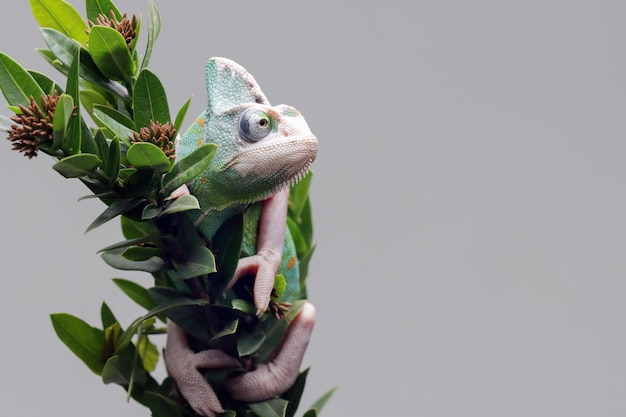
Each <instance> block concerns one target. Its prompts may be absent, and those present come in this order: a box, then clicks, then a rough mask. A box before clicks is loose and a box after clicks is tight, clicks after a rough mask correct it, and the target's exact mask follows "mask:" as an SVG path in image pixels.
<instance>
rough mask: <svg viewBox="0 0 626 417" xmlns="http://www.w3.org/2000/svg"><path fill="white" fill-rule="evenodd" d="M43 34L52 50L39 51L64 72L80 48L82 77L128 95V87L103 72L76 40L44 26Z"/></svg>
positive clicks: (121, 95) (117, 92) (125, 96)
mask: <svg viewBox="0 0 626 417" xmlns="http://www.w3.org/2000/svg"><path fill="white" fill-rule="evenodd" d="M41 34H42V36H43V40H44V42H45V43H46V45H48V48H49V49H50V51H46V50H39V53H40V54H42V55H43V57H44V58H45V59H46V60H47V61H48V62H50V64H52V65H53V66H54V67H55V68H57V69H58V70H59V71H61V72H62V73H63V74H67V72H68V70H69V67H70V65H71V64H72V60H73V59H74V56H76V51H77V50H80V71H79V73H80V77H81V78H82V79H84V80H85V81H89V82H90V83H93V84H95V85H98V86H100V87H103V88H105V89H106V90H108V91H110V92H112V93H114V94H116V95H118V96H120V97H122V98H127V97H128V92H127V91H126V89H125V88H124V87H122V86H121V85H119V84H118V83H116V82H113V81H111V80H109V79H108V78H107V77H106V76H105V75H104V74H102V71H100V69H99V68H98V66H97V65H96V63H95V62H94V61H93V58H92V57H91V55H90V54H89V52H88V51H87V50H86V49H84V48H81V47H80V45H79V44H78V43H76V41H74V40H73V39H70V38H68V37H67V36H65V35H64V34H62V33H60V32H59V31H57V30H54V29H48V28H42V29H41ZM56 60H58V62H56ZM60 64H61V65H60Z"/></svg>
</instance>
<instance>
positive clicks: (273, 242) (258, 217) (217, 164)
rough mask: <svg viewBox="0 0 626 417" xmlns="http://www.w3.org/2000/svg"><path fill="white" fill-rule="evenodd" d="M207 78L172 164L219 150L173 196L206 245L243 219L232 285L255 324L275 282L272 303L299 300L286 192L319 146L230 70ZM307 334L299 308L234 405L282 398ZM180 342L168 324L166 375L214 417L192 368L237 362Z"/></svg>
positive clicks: (235, 387)
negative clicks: (281, 282) (279, 285)
mask: <svg viewBox="0 0 626 417" xmlns="http://www.w3.org/2000/svg"><path fill="white" fill-rule="evenodd" d="M206 75H207V93H208V106H207V109H206V111H205V112H203V113H202V114H201V115H200V116H199V117H198V119H197V120H196V121H195V122H194V123H193V124H192V126H191V127H190V128H189V129H188V130H187V131H186V132H185V134H184V135H183V136H182V137H179V139H178V140H177V144H176V158H177V160H178V159H182V158H185V157H186V156H187V155H189V154H190V153H191V152H192V151H193V150H195V149H196V148H197V147H199V146H201V145H203V144H205V143H215V144H217V145H218V148H217V151H216V153H215V156H214V158H213V160H212V161H211V164H210V165H209V167H208V168H207V169H206V170H205V171H204V172H202V173H201V174H200V175H199V176H197V177H196V178H195V179H193V180H192V181H191V182H189V183H188V184H187V185H186V187H185V188H184V189H183V190H182V191H179V192H175V193H177V194H178V195H180V194H182V193H186V192H190V193H191V194H193V195H194V196H195V197H196V198H197V199H198V201H199V202H200V206H201V210H200V213H199V214H198V215H197V217H196V219H195V221H196V224H197V225H198V228H199V230H200V232H201V233H202V234H203V235H204V237H205V238H206V239H207V240H210V239H211V238H212V237H213V235H214V234H215V232H216V231H217V230H218V229H219V227H220V226H221V225H222V224H223V223H224V222H225V221H226V220H228V219H229V218H230V217H231V216H233V215H234V214H236V213H240V212H242V211H243V213H244V239H243V243H242V250H241V252H242V258H241V259H240V260H239V263H238V264H237V268H236V271H235V273H234V275H233V277H232V280H231V285H233V284H234V283H235V282H236V281H237V280H238V279H239V278H240V277H242V276H244V275H249V274H252V275H254V276H255V281H254V288H253V298H254V304H255V307H256V309H257V314H258V315H260V314H262V313H263V312H265V311H266V310H267V308H268V305H269V302H270V295H271V293H272V290H273V285H274V276H275V275H276V274H277V273H281V274H283V276H284V277H285V280H286V282H287V288H286V290H285V291H284V293H283V295H282V296H281V300H280V301H292V300H295V299H296V298H297V297H298V294H299V293H300V287H299V285H300V284H299V282H300V281H299V270H298V261H297V257H296V251H295V247H294V243H293V239H292V237H291V235H290V234H289V229H288V228H287V227H286V216H287V203H288V197H289V185H291V184H293V183H295V182H297V181H299V179H300V178H301V177H302V176H303V175H304V174H305V173H306V172H307V170H308V167H309V165H310V164H311V163H312V162H313V160H314V159H315V156H316V154H317V139H316V137H315V136H314V135H313V134H312V133H311V131H310V129H309V127H308V125H307V123H306V121H305V120H304V118H303V117H302V115H301V114H300V113H299V112H298V111H297V110H296V109H294V108H293V107H290V106H286V105H278V106H271V105H270V103H269V101H268V100H267V98H266V97H265V95H264V94H263V93H262V92H261V89H260V88H259V86H258V84H257V83H256V81H255V80H254V78H253V77H252V76H251V75H250V74H249V73H248V72H247V71H246V70H245V69H244V68H242V67H241V66H240V65H238V64H236V63H235V62H233V61H230V60H228V59H225V58H211V59H209V61H208V63H207V67H206ZM314 324H315V309H314V308H313V306H312V305H311V304H310V303H308V302H307V303H305V305H304V306H303V307H302V308H301V310H300V312H299V313H298V315H297V316H296V317H295V318H294V319H293V320H292V322H291V324H290V325H289V328H288V330H287V332H286V336H285V339H284V341H283V342H282V344H281V346H280V347H279V348H278V352H276V355H275V357H274V358H273V359H272V360H271V361H270V362H269V363H266V364H260V365H258V366H257V368H256V369H254V370H253V371H250V372H247V373H244V374H241V375H236V376H233V377H229V379H227V381H226V383H225V387H226V388H227V390H228V391H229V392H230V394H231V395H232V397H233V398H235V399H239V400H242V401H248V402H253V401H261V400H265V399H267V398H271V397H273V396H275V395H278V394H281V393H282V392H284V391H286V390H287V389H288V388H289V387H290V386H291V385H292V384H293V382H294V380H295V378H296V376H297V374H298V371H299V367H300V364H301V362H302V357H303V355H304V352H305V350H306V346H307V344H308V341H309V338H310V335H311V332H312V330H313V326H314ZM187 339H188V336H187V335H186V334H185V332H184V330H182V329H181V328H180V327H179V326H177V325H176V324H175V323H173V322H171V321H170V322H169V323H168V339H167V346H166V352H165V362H166V365H167V368H168V372H169V373H170V375H171V376H172V377H173V378H174V380H175V381H176V382H177V386H178V387H179V390H180V391H181V393H182V394H183V396H184V397H185V399H186V400H187V401H188V402H189V404H190V405H191V406H192V408H193V409H194V410H195V411H196V412H197V413H199V414H201V415H205V416H214V415H215V413H221V412H223V411H224V410H223V408H222V406H221V404H220V401H219V399H218V398H217V396H216V395H215V393H214V392H213V389H212V388H211V386H210V385H209V384H208V382H207V381H206V380H205V378H204V377H203V376H202V374H200V372H199V371H198V368H221V367H232V366H237V365H238V361H237V360H236V359H234V358H232V357H230V356H228V355H227V354H225V353H224V352H222V351H219V350H215V349H210V350H205V351H201V352H193V351H192V350H191V349H190V348H189V344H188V340H187Z"/></svg>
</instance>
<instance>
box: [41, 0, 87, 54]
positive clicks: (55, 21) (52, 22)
mask: <svg viewBox="0 0 626 417" xmlns="http://www.w3.org/2000/svg"><path fill="white" fill-rule="evenodd" d="M30 7H31V9H32V12H33V16H34V17H35V20H36V21H37V23H38V24H39V26H41V27H44V28H52V29H56V30H58V31H59V32H61V33H63V34H65V35H67V36H69V37H70V38H72V39H75V40H77V41H78V42H80V43H81V44H83V45H85V44H86V43H87V32H86V30H87V29H89V27H88V26H87V23H86V22H85V21H84V20H83V18H82V17H81V15H80V14H79V13H78V12H77V11H76V9H74V7H73V6H72V5H71V4H69V3H67V2H66V1H64V0H30Z"/></svg>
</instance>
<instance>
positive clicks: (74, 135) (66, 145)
mask: <svg viewBox="0 0 626 417" xmlns="http://www.w3.org/2000/svg"><path fill="white" fill-rule="evenodd" d="M79 63H80V50H77V51H76V55H75V56H74V59H73V61H72V65H70V69H69V72H68V73H67V85H66V87H65V92H66V93H67V94H69V95H70V96H71V97H72V101H73V103H74V104H75V105H76V117H74V118H73V119H72V120H70V123H69V125H68V127H67V130H68V132H67V136H66V139H65V141H64V142H63V149H64V150H65V151H66V152H67V153H69V154H72V155H73V154H77V153H80V149H81V142H82V136H81V135H82V132H81V130H82V124H81V117H80V107H79V105H80V103H79V101H80V97H79V95H78V90H79V86H78V71H79Z"/></svg>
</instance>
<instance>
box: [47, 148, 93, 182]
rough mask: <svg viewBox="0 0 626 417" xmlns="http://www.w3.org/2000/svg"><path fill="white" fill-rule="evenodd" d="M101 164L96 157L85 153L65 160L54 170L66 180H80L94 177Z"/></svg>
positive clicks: (57, 164) (55, 166) (58, 163)
mask: <svg viewBox="0 0 626 417" xmlns="http://www.w3.org/2000/svg"><path fill="white" fill-rule="evenodd" d="M101 163H102V161H101V160H100V158H98V157H97V156H96V155H92V154H88V153H83V154H78V155H72V156H68V157H67V158H63V159H61V160H60V161H59V162H57V163H56V164H54V165H53V166H52V168H53V169H54V170H55V171H57V172H58V173H59V174H61V175H63V176H64V177H65V178H80V177H85V176H92V175H94V171H95V170H96V169H97V168H98V167H99V166H100V164H101Z"/></svg>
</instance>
